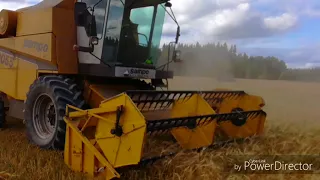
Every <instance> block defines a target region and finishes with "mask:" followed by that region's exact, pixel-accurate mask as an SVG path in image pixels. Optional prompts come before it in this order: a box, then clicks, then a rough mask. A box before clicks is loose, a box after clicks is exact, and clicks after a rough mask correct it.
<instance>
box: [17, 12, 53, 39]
mask: <svg viewBox="0 0 320 180" xmlns="http://www.w3.org/2000/svg"><path fill="white" fill-rule="evenodd" d="M48 32H52V8H45V9H38V10H32V11H22V12H19V13H18V25H17V36H25V35H31V34H42V33H48Z"/></svg>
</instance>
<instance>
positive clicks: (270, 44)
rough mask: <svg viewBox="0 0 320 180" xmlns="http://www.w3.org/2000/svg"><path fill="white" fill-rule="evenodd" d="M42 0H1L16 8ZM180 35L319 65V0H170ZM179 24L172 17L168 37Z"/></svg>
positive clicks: (299, 63)
mask: <svg viewBox="0 0 320 180" xmlns="http://www.w3.org/2000/svg"><path fill="white" fill-rule="evenodd" d="M39 1H41V0H0V9H10V10H15V9H18V8H22V7H26V6H29V5H34V4H36V3H37V2H39ZM171 3H172V4H173V7H172V9H173V11H174V13H175V16H176V18H177V20H178V22H179V24H180V26H181V37H180V41H181V42H184V43H196V42H199V43H201V44H203V43H208V42H217V41H220V42H228V43H231V44H236V45H237V48H238V52H246V53H247V54H248V55H262V56H276V57H278V58H280V59H281V60H284V61H285V62H286V64H287V66H288V67H291V68H310V67H315V66H320V33H319V32H320V24H319V20H320V1H319V0H171ZM175 31H176V25H175V24H174V23H173V21H172V20H171V21H170V20H169V19H168V20H167V21H166V24H165V25H164V32H163V33H164V35H165V38H164V40H165V41H166V40H173V39H174V37H172V35H173V34H175Z"/></svg>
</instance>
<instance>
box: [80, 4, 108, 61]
mask: <svg viewBox="0 0 320 180" xmlns="http://www.w3.org/2000/svg"><path fill="white" fill-rule="evenodd" d="M99 1H100V0H78V2H84V3H86V4H87V7H88V11H89V13H90V14H92V10H91V8H92V7H93V6H94V5H95V4H97V3H98V4H97V5H96V6H95V8H94V16H95V19H96V28H97V37H98V39H99V42H98V45H95V46H94V51H93V53H92V54H93V55H92V54H90V53H88V52H80V51H79V52H78V59H79V63H80V64H101V61H100V59H101V55H102V48H103V43H104V38H103V37H104V28H105V27H104V26H105V24H106V23H105V22H106V19H107V18H106V17H107V14H108V13H107V11H108V4H109V3H108V2H109V0H102V1H101V2H99ZM77 44H78V46H83V47H89V36H88V35H87V33H86V30H85V27H80V26H77Z"/></svg>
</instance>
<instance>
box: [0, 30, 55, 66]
mask: <svg viewBox="0 0 320 180" xmlns="http://www.w3.org/2000/svg"><path fill="white" fill-rule="evenodd" d="M52 36H53V35H52V33H47V34H38V35H31V36H22V37H15V38H5V39H0V47H2V48H5V49H8V50H12V51H15V52H19V53H21V54H24V55H27V56H33V57H34V58H36V59H43V60H47V61H51V60H52V57H53V56H52V52H53V51H52V44H53V38H52Z"/></svg>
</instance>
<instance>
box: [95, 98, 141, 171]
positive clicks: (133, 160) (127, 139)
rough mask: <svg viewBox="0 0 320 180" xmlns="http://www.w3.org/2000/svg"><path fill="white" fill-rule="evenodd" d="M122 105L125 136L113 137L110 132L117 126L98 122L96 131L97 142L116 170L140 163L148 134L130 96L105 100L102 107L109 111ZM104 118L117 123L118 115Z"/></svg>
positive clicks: (121, 120)
mask: <svg viewBox="0 0 320 180" xmlns="http://www.w3.org/2000/svg"><path fill="white" fill-rule="evenodd" d="M121 105H123V106H124V113H123V114H122V115H121V119H120V124H121V126H122V130H123V135H122V136H120V137H117V136H115V135H112V134H111V133H110V132H111V129H113V128H115V124H114V125H112V126H110V125H108V124H107V123H106V122H103V121H99V122H98V125H97V130H96V139H97V142H98V144H99V146H100V148H101V149H102V151H103V152H104V155H105V156H106V157H107V159H108V160H109V162H110V163H111V164H112V165H113V166H114V167H115V168H117V167H121V166H126V165H132V164H138V163H139V162H140V160H141V154H142V147H143V143H144V136H145V132H146V122H145V119H144V117H143V115H142V114H141V113H140V111H139V110H138V109H137V107H136V106H135V104H134V103H133V102H132V100H131V99H130V97H129V96H128V95H126V94H121V95H120V96H116V97H114V98H111V99H108V100H105V101H104V102H102V103H101V105H100V107H101V108H108V109H109V108H111V107H119V106H121ZM104 117H105V118H107V119H110V120H109V121H110V122H116V113H111V114H106V115H104Z"/></svg>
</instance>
